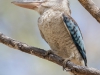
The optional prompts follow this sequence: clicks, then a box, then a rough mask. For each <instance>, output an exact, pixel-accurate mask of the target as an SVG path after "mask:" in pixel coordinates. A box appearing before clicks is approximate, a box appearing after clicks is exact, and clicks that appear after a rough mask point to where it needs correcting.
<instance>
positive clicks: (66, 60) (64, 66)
mask: <svg viewBox="0 0 100 75" xmlns="http://www.w3.org/2000/svg"><path fill="white" fill-rule="evenodd" d="M68 61H70V58H67V59H64V61H63V70H66V71H71V69H66V63H67V62H68Z"/></svg>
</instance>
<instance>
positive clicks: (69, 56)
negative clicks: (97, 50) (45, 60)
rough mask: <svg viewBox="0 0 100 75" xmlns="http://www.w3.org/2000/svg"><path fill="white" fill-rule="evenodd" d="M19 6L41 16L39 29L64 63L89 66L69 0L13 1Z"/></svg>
mask: <svg viewBox="0 0 100 75" xmlns="http://www.w3.org/2000/svg"><path fill="white" fill-rule="evenodd" d="M12 3H14V4H15V5H17V6H20V7H24V8H28V9H32V10H35V11H37V12H38V13H39V14H40V17H39V18H38V27H39V30H40V34H41V36H42V38H43V39H44V40H45V41H46V42H47V44H48V45H49V46H50V48H51V51H52V52H53V53H54V54H56V55H58V56H60V57H62V58H63V59H64V63H66V62H67V61H71V62H73V63H74V64H76V65H80V66H87V57H86V51H85V45H84V41H83V36H82V33H81V31H80V28H79V26H78V24H77V23H76V22H75V20H74V19H73V18H72V17H71V10H70V5H69V1H68V0H33V1H13V2H12Z"/></svg>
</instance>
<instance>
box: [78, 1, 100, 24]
mask: <svg viewBox="0 0 100 75" xmlns="http://www.w3.org/2000/svg"><path fill="white" fill-rule="evenodd" d="M78 1H79V2H80V3H81V5H82V6H83V7H84V8H85V9H86V10H87V11H88V12H89V13H90V14H91V15H92V16H93V17H94V18H95V19H96V20H97V21H98V22H99V23H100V8H99V7H97V6H96V5H95V3H94V2H93V1H92V0H78Z"/></svg>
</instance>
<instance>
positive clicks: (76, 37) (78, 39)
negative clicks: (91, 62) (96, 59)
mask: <svg viewBox="0 0 100 75" xmlns="http://www.w3.org/2000/svg"><path fill="white" fill-rule="evenodd" d="M63 21H64V23H65V24H66V26H67V28H68V30H69V32H70V34H71V37H72V39H73V41H74V43H75V45H76V47H77V49H78V51H79V53H80V55H81V56H82V58H83V60H84V62H85V65H86V66H87V58H86V52H85V49H84V42H83V37H82V34H81V31H80V29H79V27H78V25H77V23H76V22H75V21H74V20H73V18H72V17H70V16H69V15H66V16H65V15H64V14H63Z"/></svg>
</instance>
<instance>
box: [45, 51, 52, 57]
mask: <svg viewBox="0 0 100 75" xmlns="http://www.w3.org/2000/svg"><path fill="white" fill-rule="evenodd" d="M50 54H53V51H52V50H48V51H47V52H46V53H45V55H44V58H45V57H46V56H49V55H50Z"/></svg>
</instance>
